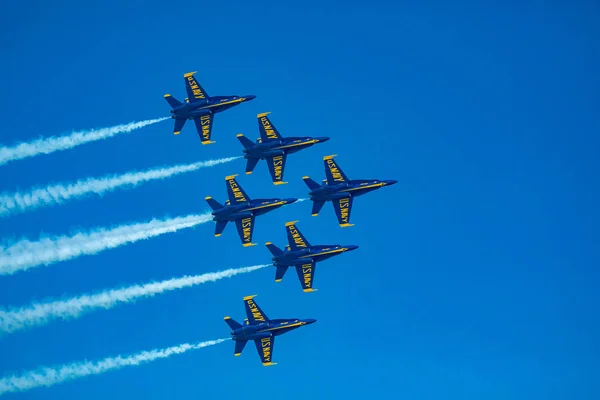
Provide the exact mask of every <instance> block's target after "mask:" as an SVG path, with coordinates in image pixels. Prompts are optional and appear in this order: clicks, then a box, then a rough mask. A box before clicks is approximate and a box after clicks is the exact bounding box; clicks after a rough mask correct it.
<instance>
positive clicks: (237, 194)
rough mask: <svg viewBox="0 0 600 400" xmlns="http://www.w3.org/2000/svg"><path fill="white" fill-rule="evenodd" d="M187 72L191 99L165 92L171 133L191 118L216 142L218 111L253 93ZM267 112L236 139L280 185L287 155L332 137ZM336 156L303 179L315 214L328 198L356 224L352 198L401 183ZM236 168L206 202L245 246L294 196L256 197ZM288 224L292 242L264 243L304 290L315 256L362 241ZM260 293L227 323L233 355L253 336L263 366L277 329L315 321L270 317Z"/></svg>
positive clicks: (343, 218)
mask: <svg viewBox="0 0 600 400" xmlns="http://www.w3.org/2000/svg"><path fill="white" fill-rule="evenodd" d="M195 74H196V72H189V73H186V74H184V75H183V77H184V81H185V88H186V92H187V98H186V99H185V101H184V102H183V103H182V102H180V101H178V100H176V99H175V98H174V97H173V96H171V95H170V94H165V99H166V101H167V102H168V103H169V105H170V106H171V118H173V119H174V120H175V125H174V129H173V133H174V134H176V135H177V134H179V133H180V132H181V130H182V129H183V126H184V125H185V123H186V121H187V120H194V123H195V125H196V130H197V131H198V135H199V136H200V141H201V143H202V144H203V145H205V144H211V143H215V142H214V141H212V140H211V138H212V128H213V119H214V115H215V114H217V113H219V112H222V111H225V110H228V109H230V108H232V107H235V106H237V105H239V104H241V103H244V102H246V101H250V100H253V99H254V98H256V96H254V95H248V96H237V95H235V96H212V97H211V96H209V95H208V93H207V92H206V91H205V90H204V88H203V87H202V86H201V85H200V84H199V83H198V81H197V80H196V78H195V77H194V75H195ZM269 114H270V113H268V112H265V113H261V114H258V115H257V119H258V129H259V134H260V137H259V138H258V139H257V141H256V142H253V141H252V140H250V139H248V138H246V137H245V136H244V135H242V134H238V135H237V138H238V140H239V141H240V143H241V144H242V146H243V149H242V154H243V157H244V158H245V159H246V174H252V172H253V171H254V169H255V168H256V166H257V164H258V162H259V161H260V160H265V161H266V163H267V167H268V169H269V173H270V175H271V181H272V182H273V184H275V185H282V184H285V183H287V182H285V181H284V180H283V179H284V178H283V176H284V171H285V165H286V161H287V156H288V154H292V153H296V152H298V151H300V150H303V149H306V148H308V147H311V146H313V145H315V144H318V143H324V142H326V141H328V140H329V139H330V138H329V137H309V136H302V137H291V136H290V137H285V136H283V135H281V134H280V133H279V131H278V130H277V128H276V127H275V125H274V124H273V123H272V122H271V120H270V118H269V117H268V115H269ZM335 156H336V155H330V156H325V157H323V162H324V164H325V176H326V179H324V180H323V181H322V184H320V183H318V182H315V181H314V180H312V179H311V178H309V177H308V176H305V177H303V178H302V179H303V181H304V183H305V184H306V186H308V189H309V193H308V194H309V196H310V200H311V201H312V202H313V203H312V215H313V216H317V215H318V214H319V212H320V211H321V209H322V208H323V205H324V204H325V203H326V202H328V201H330V202H331V203H332V204H333V208H334V210H335V214H336V216H337V219H338V223H339V225H340V226H341V227H350V226H354V225H353V224H351V223H350V215H351V213H352V204H353V201H354V198H355V197H357V196H361V195H363V194H366V193H369V192H372V191H374V190H377V189H380V188H382V187H385V186H391V185H394V184H395V183H397V181H395V180H378V179H354V180H351V179H348V177H347V176H346V174H345V173H344V172H343V171H342V169H341V168H340V166H339V165H338V164H337V162H336V160H335V159H334V157H335ZM236 176H237V175H229V176H226V177H225V182H226V188H227V196H228V199H227V200H226V202H225V204H221V203H219V202H218V201H217V200H215V199H213V198H212V197H210V196H209V197H206V202H207V203H208V205H209V206H210V208H211V209H212V216H213V220H214V221H215V222H216V226H215V236H217V237H218V236H221V235H222V233H223V231H224V230H225V227H226V226H227V223H228V222H233V223H234V224H235V226H236V228H237V232H238V235H239V238H240V240H241V242H242V245H243V246H244V247H250V246H254V245H256V243H253V242H252V236H253V232H254V225H255V220H256V217H257V216H259V215H263V214H266V213H268V212H270V211H273V210H275V209H277V208H280V207H283V206H284V205H288V204H292V203H294V202H296V201H298V199H296V198H270V199H259V198H256V199H251V198H250V197H249V196H248V194H247V193H246V191H245V190H244V189H243V188H242V187H241V186H240V184H239V183H238V182H237V180H236V178H235V177H236ZM297 222H298V221H292V222H288V223H286V224H285V229H286V233H287V240H288V244H287V245H286V246H285V248H284V249H281V248H279V247H277V246H276V245H274V244H273V243H271V242H267V243H266V247H267V249H268V250H269V251H270V252H271V254H272V258H271V261H272V263H273V266H274V267H275V282H281V280H282V279H283V277H284V275H285V273H286V272H287V270H288V269H289V268H290V267H292V268H294V269H295V270H296V273H297V275H298V279H299V281H300V285H301V287H302V289H303V291H304V292H314V291H316V290H317V289H315V288H314V280H315V268H316V265H317V263H318V262H320V261H324V260H327V259H329V258H331V257H334V256H337V255H340V254H342V253H345V252H348V251H352V250H355V249H357V248H358V246H357V245H353V244H352V245H340V244H324V245H311V244H310V243H309V242H308V240H307V239H306V238H305V237H304V235H303V234H302V233H301V232H300V230H299V229H298V227H297V226H296V223H297ZM254 297H255V295H252V296H246V297H244V305H245V308H246V316H247V319H246V320H245V321H244V324H240V323H238V322H236V321H235V320H233V319H231V317H225V322H226V323H227V324H228V325H229V327H230V328H231V338H232V340H233V341H234V342H235V350H234V354H235V355H236V356H239V355H241V354H242V351H243V349H244V347H245V346H246V343H247V342H248V341H249V340H253V341H254V343H255V345H256V350H257V351H258V354H259V356H260V358H261V360H262V363H263V365H264V366H269V365H275V364H276V363H274V362H273V361H272V356H273V345H274V343H275V336H279V335H281V334H284V333H286V332H289V331H291V330H294V329H296V328H299V327H301V326H304V325H310V324H312V323H314V322H316V320H314V319H269V318H267V316H266V314H265V313H264V312H263V311H262V310H261V308H260V307H259V306H258V304H257V303H256V302H255V301H254Z"/></svg>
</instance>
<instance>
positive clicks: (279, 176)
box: [267, 154, 287, 185]
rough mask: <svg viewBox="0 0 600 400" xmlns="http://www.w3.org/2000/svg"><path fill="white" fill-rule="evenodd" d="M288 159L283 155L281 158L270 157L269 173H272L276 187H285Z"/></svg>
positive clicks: (268, 160) (268, 161)
mask: <svg viewBox="0 0 600 400" xmlns="http://www.w3.org/2000/svg"><path fill="white" fill-rule="evenodd" d="M286 159H287V155H286V154H283V155H281V156H275V157H268V158H267V165H268V166H269V172H270V173H271V179H272V180H273V183H274V184H275V185H283V184H284V183H287V182H284V181H283V170H284V168H285V160H286Z"/></svg>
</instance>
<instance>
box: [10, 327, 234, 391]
mask: <svg viewBox="0 0 600 400" xmlns="http://www.w3.org/2000/svg"><path fill="white" fill-rule="evenodd" d="M227 340H229V339H217V340H209V341H206V342H200V343H195V344H190V343H185V344H182V345H179V346H173V347H167V348H166V349H155V350H150V351H143V352H141V353H137V354H132V355H130V356H117V357H110V358H105V359H104V360H101V361H97V362H90V361H84V362H77V363H72V364H66V365H63V366H59V367H44V368H38V369H36V370H33V371H29V372H26V373H24V374H23V375H20V376H17V375H13V376H9V377H6V378H2V379H0V395H2V394H4V393H11V392H24V391H26V390H29V389H33V388H36V387H40V386H46V387H48V386H52V385H56V384H57V383H62V382H66V381H71V380H74V379H77V378H82V377H84V376H90V375H99V374H102V373H104V372H108V371H112V370H116V369H121V368H123V367H129V366H136V365H140V364H143V363H147V362H151V361H154V360H158V359H161V358H168V357H171V356H173V355H176V354H183V353H186V352H188V351H190V350H197V349H201V348H203V347H208V346H214V345H216V344H219V343H223V342H225V341H227Z"/></svg>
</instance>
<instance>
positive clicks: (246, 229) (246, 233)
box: [235, 216, 256, 247]
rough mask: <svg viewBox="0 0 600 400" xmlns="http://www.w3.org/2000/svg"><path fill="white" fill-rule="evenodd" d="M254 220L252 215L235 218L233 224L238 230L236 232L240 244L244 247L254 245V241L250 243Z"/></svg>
mask: <svg viewBox="0 0 600 400" xmlns="http://www.w3.org/2000/svg"><path fill="white" fill-rule="evenodd" d="M254 220H255V217H254V216H252V217H248V218H242V219H236V220H235V226H236V228H237V230H238V234H239V235H240V239H241V240H242V246H244V247H249V246H255V245H256V243H252V233H253V232H254Z"/></svg>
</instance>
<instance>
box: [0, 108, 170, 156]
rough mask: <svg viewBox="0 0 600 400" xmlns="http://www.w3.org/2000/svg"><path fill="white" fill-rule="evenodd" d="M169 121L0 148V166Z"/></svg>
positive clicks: (84, 132)
mask: <svg viewBox="0 0 600 400" xmlns="http://www.w3.org/2000/svg"><path fill="white" fill-rule="evenodd" d="M167 119H169V117H164V118H157V119H148V120H146V121H139V122H130V123H128V124H122V125H116V126H112V127H110V128H101V129H90V130H87V131H80V132H73V133H71V134H70V135H67V136H51V137H48V138H41V139H37V140H34V141H32V142H28V143H21V144H18V145H16V146H13V147H5V146H2V147H0V165H3V164H6V163H7V162H9V161H14V160H20V159H22V158H27V157H33V156H37V155H39V154H49V153H53V152H55V151H59V150H66V149H70V148H73V147H75V146H79V145H80V144H84V143H88V142H93V141H96V140H101V139H106V138H109V137H112V136H115V135H118V134H119V133H129V132H131V131H134V130H136V129H140V128H143V127H145V126H148V125H152V124H156V123H157V122H161V121H164V120H167Z"/></svg>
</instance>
